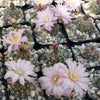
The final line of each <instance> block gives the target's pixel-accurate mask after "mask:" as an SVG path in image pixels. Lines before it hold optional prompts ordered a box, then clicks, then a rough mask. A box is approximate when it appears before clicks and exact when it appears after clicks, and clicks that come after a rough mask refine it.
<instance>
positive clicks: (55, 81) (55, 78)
mask: <svg viewBox="0 0 100 100" xmlns="http://www.w3.org/2000/svg"><path fill="white" fill-rule="evenodd" d="M58 79H59V77H58V76H55V77H54V78H53V80H52V82H53V83H54V84H56V83H57V82H58Z"/></svg>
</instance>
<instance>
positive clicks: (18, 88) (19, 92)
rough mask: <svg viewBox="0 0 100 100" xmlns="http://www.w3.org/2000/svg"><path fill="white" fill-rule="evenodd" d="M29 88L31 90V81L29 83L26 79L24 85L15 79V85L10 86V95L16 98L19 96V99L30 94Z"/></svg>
mask: <svg viewBox="0 0 100 100" xmlns="http://www.w3.org/2000/svg"><path fill="white" fill-rule="evenodd" d="M30 90H31V83H29V82H28V81H25V85H24V86H22V85H21V84H20V83H19V82H18V81H17V82H16V85H15V87H13V88H12V87H11V88H10V91H11V93H12V95H13V96H15V97H16V98H18V97H19V98H21V99H23V98H26V97H27V96H28V95H29V94H30Z"/></svg>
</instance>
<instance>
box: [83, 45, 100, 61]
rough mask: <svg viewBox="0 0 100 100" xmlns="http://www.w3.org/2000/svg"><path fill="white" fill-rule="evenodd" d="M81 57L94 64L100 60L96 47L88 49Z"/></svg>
mask: <svg viewBox="0 0 100 100" xmlns="http://www.w3.org/2000/svg"><path fill="white" fill-rule="evenodd" d="M81 55H82V57H83V58H84V59H88V60H89V61H93V62H95V61H98V59H99V51H97V50H96V48H95V47H94V46H88V47H86V48H85V49H84V51H83V53H82V54H81Z"/></svg>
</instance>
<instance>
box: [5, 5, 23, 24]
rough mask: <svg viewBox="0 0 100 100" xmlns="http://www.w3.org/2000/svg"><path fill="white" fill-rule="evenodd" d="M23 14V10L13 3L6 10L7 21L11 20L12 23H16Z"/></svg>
mask: <svg viewBox="0 0 100 100" xmlns="http://www.w3.org/2000/svg"><path fill="white" fill-rule="evenodd" d="M22 14H23V12H22V10H21V9H18V8H16V7H15V6H14V4H12V3H11V5H10V7H7V8H6V9H5V10H4V19H5V22H7V21H10V22H11V23H13V22H14V23H16V22H15V21H17V20H18V19H19V18H20V17H21V16H22Z"/></svg>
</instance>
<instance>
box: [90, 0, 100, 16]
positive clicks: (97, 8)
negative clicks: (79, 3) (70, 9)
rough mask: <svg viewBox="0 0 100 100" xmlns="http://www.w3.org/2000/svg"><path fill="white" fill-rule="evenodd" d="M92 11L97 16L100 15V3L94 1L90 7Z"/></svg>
mask: <svg viewBox="0 0 100 100" xmlns="http://www.w3.org/2000/svg"><path fill="white" fill-rule="evenodd" d="M89 9H90V11H91V12H92V13H94V14H96V15H99V14H100V1H93V2H91V4H90V7H89Z"/></svg>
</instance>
